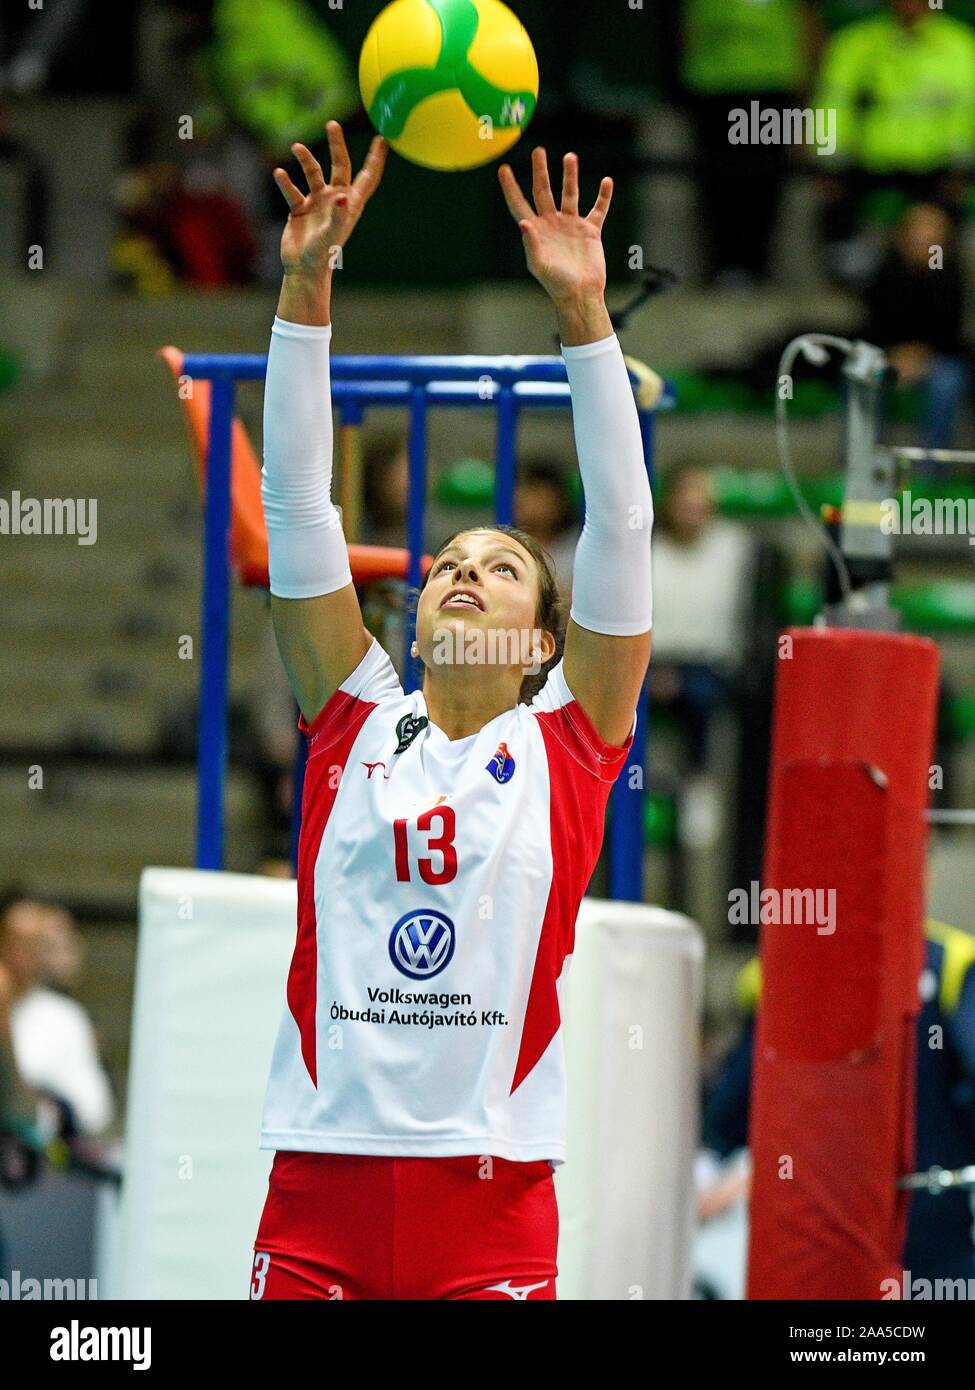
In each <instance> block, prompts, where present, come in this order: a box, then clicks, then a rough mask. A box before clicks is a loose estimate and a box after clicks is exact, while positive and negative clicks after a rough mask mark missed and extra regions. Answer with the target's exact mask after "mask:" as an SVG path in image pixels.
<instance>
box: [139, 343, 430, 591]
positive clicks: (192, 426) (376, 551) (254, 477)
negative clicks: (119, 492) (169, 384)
mask: <svg viewBox="0 0 975 1390" xmlns="http://www.w3.org/2000/svg"><path fill="white" fill-rule="evenodd" d="M158 356H160V357H161V358H162V360H163V361H164V362H165V363H166V365H167V367H168V368H169V370H170V371H171V372H172V374H173V379H174V380H175V381H176V383H177V384H178V385H179V384H180V378H181V377H182V375H183V356H184V354H183V352H182V351H181V350H180V349H179V348H177V347H161V348H160V349H159V352H158ZM179 394H180V400H181V401H182V403H183V408H184V419H185V420H186V425H187V429H188V430H189V434H190V440H191V442H192V444H193V460H194V464H195V466H196V476H197V481H198V483H199V487H200V496H201V498H202V496H203V493H204V488H205V486H206V456H207V439H208V433H209V426H210V383H209V381H197V380H194V381H193V385H192V390H191V391H187V392H183V391H181V392H180V393H179ZM230 480H231V481H230V487H231V497H230V559H231V563H232V564H233V567H234V570H235V571H236V573H237V577H238V578H239V579H240V581H241V583H242V584H246V585H249V586H253V587H255V588H264V589H266V588H267V587H268V582H269V581H268V559H267V527H266V525H265V523H264V506H263V504H262V502H261V468H260V464H259V462H258V459H257V455H256V453H255V452H254V447H253V445H252V444H251V442H250V439H249V438H248V437H247V430H246V429H245V428H244V422H243V421H242V420H241V419H240V418H239V417H238V416H236V415H235V416H234V422H233V432H232V435H231V453H230ZM430 562H431V558H430V556H429V555H424V557H423V562H422V563H423V569H427V568H428V567H429V565H430ZM349 565H350V567H351V569H352V578H353V581H354V582H355V583H356V584H357V585H360V584H369V583H370V582H371V581H372V580H374V579H405V578H406V575H407V567H408V565H409V551H407V550H405V549H404V550H401V549H399V548H397V547H392V546H379V545H350V546H349Z"/></svg>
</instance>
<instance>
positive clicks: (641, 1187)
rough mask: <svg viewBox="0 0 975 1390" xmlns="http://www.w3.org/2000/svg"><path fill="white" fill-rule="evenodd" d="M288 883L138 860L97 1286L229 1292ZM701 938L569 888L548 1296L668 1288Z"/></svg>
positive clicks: (248, 1182)
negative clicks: (563, 1062)
mask: <svg viewBox="0 0 975 1390" xmlns="http://www.w3.org/2000/svg"><path fill="white" fill-rule="evenodd" d="M295 911H296V896H295V885H294V883H293V882H285V881H282V880H280V879H266V878H257V877H250V876H246V875H242V874H228V873H205V872H200V871H197V870H184V869H147V870H146V871H145V872H144V874H143V876H142V883H141V887H140V896H139V944H138V962H137V970H136V988H135V1001H134V1011H133V1028H132V1051H131V1061H130V1071H129V1092H128V1112H127V1130H126V1144H125V1185H124V1188H123V1193H122V1201H121V1210H120V1212H119V1217H118V1230H117V1240H116V1239H115V1238H114V1237H113V1244H115V1250H114V1253H113V1258H112V1259H111V1260H110V1261H109V1262H108V1263H109V1265H110V1267H111V1269H112V1271H113V1275H112V1278H111V1280H110V1286H109V1288H108V1289H102V1290H100V1291H101V1293H102V1296H103V1297H104V1296H106V1294H107V1296H108V1297H110V1298H166V1299H170V1298H185V1299H210V1298H231V1299H233V1298H246V1296H247V1288H248V1279H249V1274H250V1265H251V1251H252V1243H253V1240H254V1235H255V1232H256V1230H257V1222H258V1219H259V1217H260V1212H261V1208H262V1206H263V1203H264V1197H265V1193H266V1190H267V1174H268V1171H269V1169H270V1165H271V1159H272V1154H271V1153H269V1152H267V1151H263V1150H261V1149H259V1148H258V1147H257V1145H258V1137H259V1129H260V1116H261V1106H262V1103H263V1099H264V1087H265V1084H266V1081H267V1073H268V1067H269V1064H270V1058H271V1049H272V1045H273V1042H274V1037H275V1033H276V1030H277V1026H278V1021H279V1018H280V1014H281V1010H282V1008H283V1007H284V1002H285V979H286V977H287V972H288V965H289V962H290V959H291V951H292V947H293V944H294V934H295ZM702 957H703V947H702V942H701V938H700V935H699V933H698V931H697V928H696V927H695V926H694V925H693V923H691V922H690V921H688V919H687V918H684V917H679V916H677V915H676V914H674V913H668V912H663V911H660V910H659V909H656V908H650V907H642V906H639V905H636V904H628V903H611V902H599V901H595V900H591V899H587V900H586V901H585V902H584V903H583V905H582V910H581V912H580V920H579V925H578V929H577V938H576V952H575V957H574V960H573V963H572V967H571V970H570V972H569V984H568V991H567V995H566V1019H565V1030H566V1047H567V1059H568V1083H569V1135H568V1161H567V1163H566V1164H565V1165H564V1166H563V1167H562V1168H560V1169H559V1171H558V1175H557V1178H556V1182H557V1185H558V1192H559V1208H560V1221H561V1228H560V1242H559V1270H560V1275H559V1282H558V1294H559V1297H560V1298H563V1299H565V1298H569V1299H632V1298H641V1297H642V1298H665V1299H666V1298H686V1297H688V1294H689V1287H690V1250H691V1239H692V1223H693V1191H692V1182H691V1175H692V1167H693V1157H694V1150H695V1143H696V1138H697V1054H696V1049H697V1040H698V1013H699V1006H700V980H701V962H702Z"/></svg>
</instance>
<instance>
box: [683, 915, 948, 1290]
mask: <svg viewBox="0 0 975 1390" xmlns="http://www.w3.org/2000/svg"><path fill="white" fill-rule="evenodd" d="M924 935H925V957H924V966H923V968H922V971H921V976H920V979H919V981H918V994H919V997H920V1011H919V1013H918V1017H917V1027H916V1038H917V1054H916V1055H917V1066H916V1069H915V1088H914V1090H915V1107H914V1130H915V1141H914V1142H915V1151H914V1158H913V1166H914V1170H915V1171H916V1172H926V1171H927V1170H928V1169H929V1168H932V1167H940V1168H950V1169H955V1168H963V1167H966V1166H967V1165H968V1164H975V968H973V967H975V935H972V933H971V932H967V931H961V930H960V929H959V928H958V927H951V926H947V925H946V924H945V923H943V922H936V921H934V920H933V919H929V920H928V921H927V923H926V924H925V931H924ZM761 990H762V971H761V965H760V963H759V959H758V957H757V956H756V957H753V958H752V959H751V960H750V961H749V962H748V964H747V965H745V966H744V967H743V969H742V970H741V971H740V973H739V976H738V980H737V996H738V1006H739V1009H740V1011H741V1014H742V1015H743V1021H744V1027H743V1031H742V1034H741V1037H740V1038H739V1040H738V1042H737V1043H736V1044H735V1045H734V1046H733V1047H732V1048H731V1050H730V1051H729V1052H728V1053H727V1055H726V1056H725V1058H724V1060H723V1062H722V1064H721V1068H720V1072H719V1074H718V1076H717V1077H716V1079H715V1080H714V1082H713V1084H712V1085H710V1086H709V1087H708V1088H707V1095H706V1098H705V1103H704V1107H703V1115H702V1148H703V1150H704V1152H705V1154H709V1155H711V1156H712V1164H711V1166H712V1167H713V1166H714V1164H713V1160H724V1159H726V1158H729V1157H730V1156H731V1155H732V1154H733V1153H735V1152H736V1151H737V1150H739V1149H743V1148H745V1147H746V1146H747V1143H748V1119H749V1105H750V1099H751V1072H752V1052H753V1046H754V1038H755V1018H756V1014H757V1011H758V1008H759V1005H760V999H761ZM740 1189H741V1183H740V1181H737V1180H734V1181H732V1182H730V1183H726V1184H722V1185H721V1186H719V1187H717V1188H716V1189H715V1193H716V1194H717V1200H716V1198H715V1197H708V1198H707V1199H706V1200H704V1201H703V1202H702V1214H703V1215H715V1214H717V1213H718V1211H719V1210H720V1209H721V1206H722V1204H724V1203H727V1202H728V1201H731V1200H733V1199H734V1198H735V1197H736V1196H738V1195H740ZM722 1194H726V1195H722ZM972 1224H973V1216H972V1196H971V1194H970V1193H967V1192H965V1191H963V1190H961V1189H955V1190H952V1191H948V1192H942V1193H939V1194H938V1195H936V1196H934V1195H932V1194H930V1193H928V1192H914V1193H912V1194H911V1204H910V1211H909V1215H908V1224H907V1235H906V1238H905V1242H904V1251H903V1263H904V1268H905V1269H908V1270H910V1271H911V1274H912V1275H914V1276H917V1277H918V1278H925V1279H965V1280H975V1245H973V1238H972ZM969 1287H975V1285H969Z"/></svg>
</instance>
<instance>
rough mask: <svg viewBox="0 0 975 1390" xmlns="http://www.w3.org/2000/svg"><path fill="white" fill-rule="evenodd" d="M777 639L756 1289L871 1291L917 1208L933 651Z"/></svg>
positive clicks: (759, 1073) (876, 1291)
mask: <svg viewBox="0 0 975 1390" xmlns="http://www.w3.org/2000/svg"><path fill="white" fill-rule="evenodd" d="M786 636H787V638H788V639H790V640H789V643H785V642H784V643H783V646H782V648H781V649H780V651H781V659H780V660H779V662H778V672H777V682H776V694H775V721H774V731H773V741H772V768H771V779H770V800H769V823H768V837H767V844H766V855H765V877H764V880H763V883H762V890H763V895H762V903H763V910H762V926H761V959H762V995H761V1002H760V1007H759V1013H758V1025H757V1032H756V1039H755V1065H754V1071H753V1078H752V1109H751V1131H750V1137H749V1143H750V1147H751V1152H752V1160H753V1165H754V1171H753V1183H752V1203H751V1234H750V1248H749V1268H748V1296H749V1298H770V1299H878V1298H880V1297H881V1295H882V1293H883V1288H882V1283H883V1281H884V1280H885V1279H889V1278H897V1277H898V1275H899V1271H900V1268H901V1261H900V1252H901V1247H902V1243H903V1235H904V1222H905V1218H906V1214H907V1207H906V1198H905V1195H904V1194H903V1193H899V1192H898V1190H897V1186H896V1184H897V1179H898V1177H899V1176H900V1175H901V1174H902V1173H904V1172H906V1171H908V1170H909V1169H910V1168H911V1166H912V1154H913V1127H914V1100H913V1098H914V1029H915V1020H916V1014H917V1009H918V978H919V974H920V970H921V966H922V962H923V926H924V901H923V894H924V859H925V847H926V837H927V827H926V820H925V814H924V813H925V809H926V806H927V801H928V786H929V770H930V765H931V762H932V757H933V747H934V734H935V717H936V709H937V696H938V665H939V656H938V649H937V647H936V646H935V645H934V643H932V642H929V641H926V640H924V639H921V638H916V637H908V636H903V635H899V634H888V633H876V632H864V631H856V630H847V629H798V630H793V631H791V632H789V633H788V634H786ZM790 643H791V648H790ZM768 889H772V890H775V894H774V895H768V896H766V890H768ZM789 890H792V892H791V896H787V895H788V893H789ZM803 890H812V891H811V894H810V893H809V892H808V891H806V892H805V893H804V898H803V900H802V902H803V906H802V907H800V906H799V904H800V899H799V897H798V896H797V894H798V893H801V892H803ZM831 903H832V909H831V908H830V904H831ZM787 904H788V905H789V906H787ZM790 916H791V918H792V924H790V923H789V921H788V920H787V919H788V918H789V917H790ZM773 917H774V920H773ZM797 917H798V918H799V920H798V921H797V920H796V918H797Z"/></svg>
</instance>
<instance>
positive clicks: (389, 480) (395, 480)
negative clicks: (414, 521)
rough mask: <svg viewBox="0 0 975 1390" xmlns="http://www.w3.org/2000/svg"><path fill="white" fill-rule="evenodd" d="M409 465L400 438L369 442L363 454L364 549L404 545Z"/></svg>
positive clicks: (388, 436) (390, 436) (379, 437)
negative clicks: (375, 546) (377, 546)
mask: <svg viewBox="0 0 975 1390" xmlns="http://www.w3.org/2000/svg"><path fill="white" fill-rule="evenodd" d="M409 493H410V465H409V457H408V454H407V449H406V440H405V439H404V438H403V436H402V435H400V434H381V435H377V436H375V437H374V438H373V439H371V440H370V441H369V442H368V443H367V444H366V445H365V448H364V449H363V454H362V509H363V526H362V534H361V536H360V537H359V539H360V540H361V542H362V544H363V545H390V546H403V545H405V544H406V509H407V503H408V499H409Z"/></svg>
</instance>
